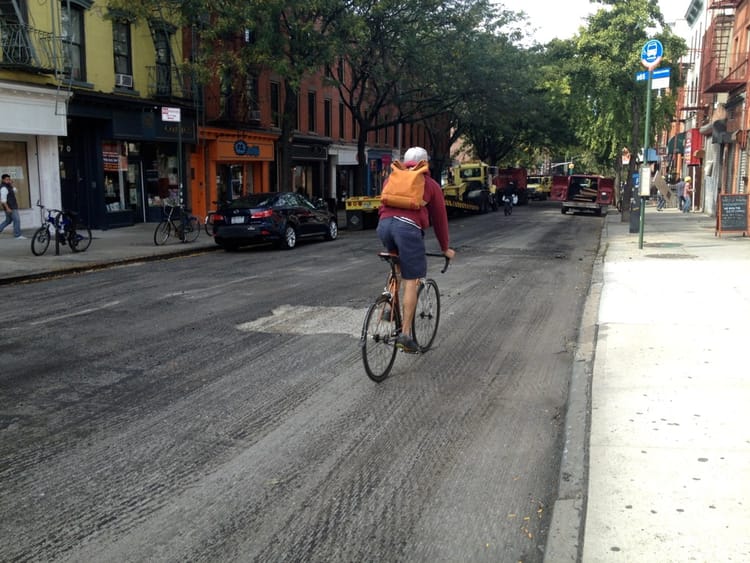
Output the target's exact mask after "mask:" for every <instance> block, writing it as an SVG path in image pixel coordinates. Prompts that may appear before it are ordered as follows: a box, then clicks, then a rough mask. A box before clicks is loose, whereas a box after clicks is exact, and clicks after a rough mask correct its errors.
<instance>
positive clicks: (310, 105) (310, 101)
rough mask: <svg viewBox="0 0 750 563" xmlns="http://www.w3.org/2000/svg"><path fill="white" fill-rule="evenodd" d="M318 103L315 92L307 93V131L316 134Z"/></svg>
mask: <svg viewBox="0 0 750 563" xmlns="http://www.w3.org/2000/svg"><path fill="white" fill-rule="evenodd" d="M316 105H317V101H316V96H315V92H308V93H307V130H308V131H310V132H311V133H314V132H315V110H316V107H315V106H316Z"/></svg>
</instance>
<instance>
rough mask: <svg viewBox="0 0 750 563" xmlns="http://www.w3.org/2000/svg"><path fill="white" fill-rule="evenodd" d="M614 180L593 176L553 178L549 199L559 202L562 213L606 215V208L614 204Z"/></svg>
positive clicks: (573, 175) (578, 175)
mask: <svg viewBox="0 0 750 563" xmlns="http://www.w3.org/2000/svg"><path fill="white" fill-rule="evenodd" d="M614 193H615V179H614V178H605V177H604V176H597V175H594V174H572V175H570V176H553V178H552V189H551V191H550V199H551V200H552V201H561V202H562V208H561V211H562V212H563V213H567V212H568V210H569V209H570V210H572V211H592V212H593V213H594V214H595V215H606V214H607V207H608V206H610V205H612V204H613V202H614Z"/></svg>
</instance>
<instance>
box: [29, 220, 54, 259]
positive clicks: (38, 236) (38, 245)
mask: <svg viewBox="0 0 750 563" xmlns="http://www.w3.org/2000/svg"><path fill="white" fill-rule="evenodd" d="M50 238H52V237H50V236H49V229H48V228H47V227H39V228H38V229H37V230H36V232H35V233H34V236H33V237H32V239H31V252H32V253H33V254H34V256H41V255H42V254H44V253H45V252H47V248H49V241H50Z"/></svg>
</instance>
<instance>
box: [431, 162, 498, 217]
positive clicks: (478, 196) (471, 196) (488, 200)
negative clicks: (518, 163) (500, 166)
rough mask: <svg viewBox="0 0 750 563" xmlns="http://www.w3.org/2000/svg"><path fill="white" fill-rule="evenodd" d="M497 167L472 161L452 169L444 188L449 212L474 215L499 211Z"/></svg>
mask: <svg viewBox="0 0 750 563" xmlns="http://www.w3.org/2000/svg"><path fill="white" fill-rule="evenodd" d="M496 175H497V167H496V166H490V165H489V164H486V163H484V162H481V161H478V160H476V161H471V162H464V163H461V164H458V165H456V166H453V167H451V169H450V172H449V174H448V182H447V183H446V184H445V185H444V186H443V197H445V205H446V207H447V208H448V210H449V211H451V210H461V211H470V212H474V213H487V212H488V211H489V210H490V209H491V210H492V211H497V210H498V208H499V207H500V205H499V203H500V202H499V199H498V198H496V197H495V191H496V186H495V184H494V182H493V180H494V178H495V176H496Z"/></svg>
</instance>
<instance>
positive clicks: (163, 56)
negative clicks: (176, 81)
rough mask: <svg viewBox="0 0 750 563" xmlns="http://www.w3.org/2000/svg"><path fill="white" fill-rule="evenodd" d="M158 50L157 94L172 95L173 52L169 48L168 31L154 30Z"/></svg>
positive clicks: (155, 46) (155, 44) (155, 45)
mask: <svg viewBox="0 0 750 563" xmlns="http://www.w3.org/2000/svg"><path fill="white" fill-rule="evenodd" d="M153 35H154V48H155V49H156V93H157V95H159V96H171V95H172V62H171V61H172V50H171V48H170V46H169V39H170V36H169V32H168V31H167V30H166V29H159V28H158V27H156V28H154V29H153Z"/></svg>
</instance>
